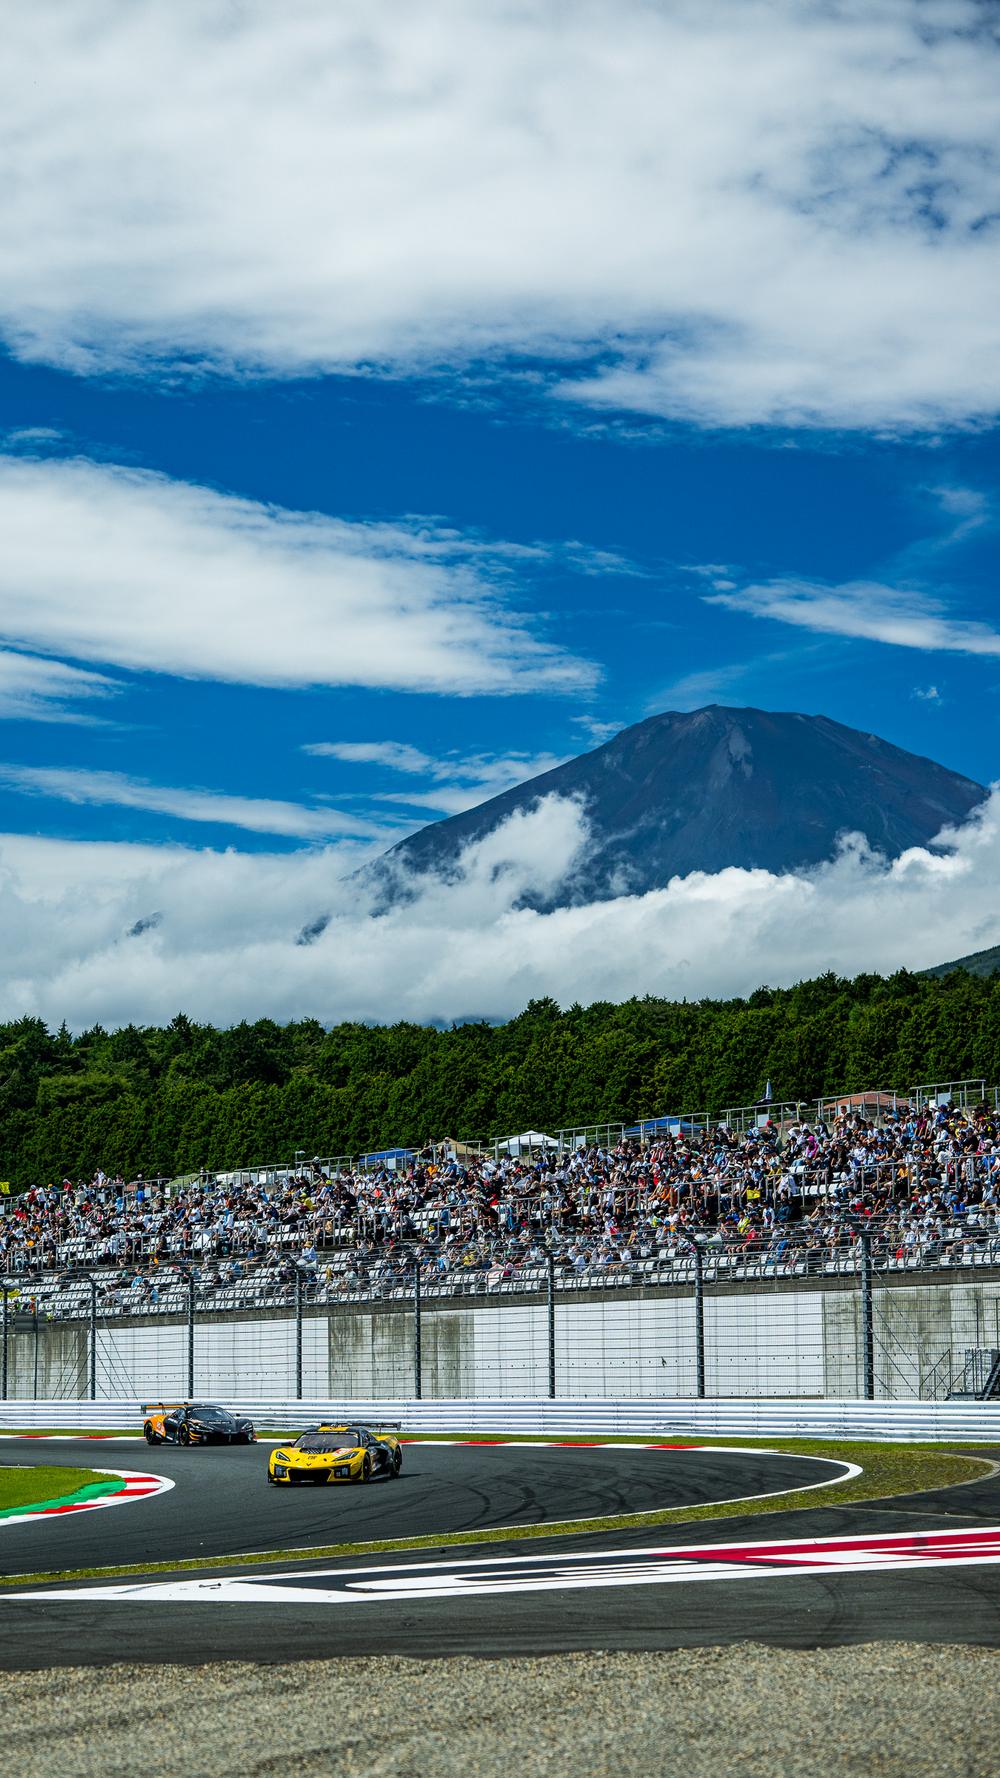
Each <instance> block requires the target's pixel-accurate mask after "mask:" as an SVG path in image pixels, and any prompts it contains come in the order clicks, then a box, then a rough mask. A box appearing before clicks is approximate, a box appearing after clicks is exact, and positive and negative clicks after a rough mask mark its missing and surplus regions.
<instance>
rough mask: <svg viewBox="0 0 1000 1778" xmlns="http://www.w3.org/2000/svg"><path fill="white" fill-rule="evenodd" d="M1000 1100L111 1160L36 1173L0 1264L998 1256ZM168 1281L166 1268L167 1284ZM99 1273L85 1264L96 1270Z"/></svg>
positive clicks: (345, 1270) (398, 1273)
mask: <svg viewBox="0 0 1000 1778" xmlns="http://www.w3.org/2000/svg"><path fill="white" fill-rule="evenodd" d="M998 1200H1000V1114H998V1113H997V1111H995V1110H993V1109H991V1108H989V1107H987V1106H986V1105H985V1104H983V1105H979V1106H975V1107H972V1106H970V1107H967V1108H964V1109H963V1108H957V1107H954V1106H951V1105H940V1106H938V1107H936V1108H935V1107H931V1108H926V1107H925V1108H923V1109H919V1110H918V1109H914V1108H912V1107H910V1106H895V1107H893V1106H892V1105H888V1106H887V1105H879V1106H878V1107H877V1110H875V1111H873V1110H872V1108H871V1107H869V1106H866V1105H864V1104H861V1105H855V1106H851V1105H846V1106H845V1107H843V1108H842V1110H841V1111H840V1113H839V1114H838V1115H836V1116H831V1117H828V1118H824V1117H822V1116H818V1117H814V1118H813V1119H811V1120H804V1119H799V1118H791V1119H786V1120H784V1121H779V1120H778V1119H777V1118H773V1119H772V1118H771V1117H768V1116H767V1115H766V1114H763V1115H762V1117H761V1118H760V1119H759V1120H757V1122H756V1123H755V1125H754V1127H752V1128H749V1129H747V1130H743V1131H739V1130H736V1129H733V1128H729V1127H727V1126H726V1125H724V1124H717V1125H713V1126H705V1127H703V1128H694V1127H687V1126H683V1125H682V1126H681V1127H680V1128H675V1129H672V1130H669V1131H663V1132H660V1131H655V1132H653V1133H652V1135H651V1139H648V1140H640V1139H639V1138H637V1137H631V1138H629V1137H627V1136H625V1135H624V1134H623V1136H622V1139H621V1140H619V1141H618V1142H617V1143H616V1144H614V1145H600V1144H594V1145H590V1146H583V1147H580V1148H577V1149H573V1150H565V1151H561V1150H558V1149H557V1148H555V1147H554V1146H553V1147H545V1148H540V1149H539V1150H538V1151H537V1152H535V1153H528V1154H522V1155H505V1154H503V1153H499V1154H494V1155H481V1156H473V1155H470V1154H469V1153H468V1152H466V1151H462V1152H461V1154H460V1155H455V1156H452V1157H451V1158H449V1157H448V1155H446V1154H437V1153H436V1152H435V1154H434V1155H431V1154H430V1153H428V1155H426V1156H423V1157H421V1156H415V1157H413V1159H412V1161H409V1162H407V1163H406V1164H404V1165H402V1166H400V1167H397V1168H395V1169H392V1168H390V1167H389V1166H387V1165H382V1166H377V1167H369V1168H367V1169H361V1168H356V1169H354V1170H352V1171H350V1172H338V1173H333V1174H329V1173H327V1172H325V1171H324V1170H323V1168H322V1167H321V1166H320V1165H319V1164H318V1163H311V1164H310V1165H309V1166H307V1167H304V1168H300V1169H298V1170H295V1169H288V1170H287V1171H285V1172H278V1173H274V1172H270V1173H268V1174H266V1175H265V1174H263V1173H257V1172H253V1171H252V1172H243V1173H240V1174H234V1175H226V1176H221V1177H211V1176H207V1175H204V1176H202V1177H200V1178H198V1179H196V1180H194V1181H191V1182H187V1183H181V1184H177V1185H174V1186H170V1185H168V1184H166V1183H165V1182H154V1183H150V1182H146V1181H137V1182H135V1181H134V1182H126V1181H125V1180H124V1179H121V1178H118V1179H110V1178H107V1177H106V1176H105V1175H104V1174H103V1173H101V1172H98V1174H97V1175H96V1177H95V1178H94V1179H92V1180H89V1181H87V1182H74V1181H72V1180H69V1179H65V1180H62V1181H60V1182H59V1183H50V1184H46V1185H39V1186H34V1187H32V1188H31V1189H30V1190H29V1191H27V1192H25V1193H23V1194H22V1195H21V1196H20V1197H17V1198H11V1199H9V1200H7V1203H6V1214H5V1215H4V1216H3V1217H2V1218H0V1272H3V1274H4V1275H5V1276H6V1277H7V1278H8V1279H9V1280H10V1281H11V1283H12V1284H13V1285H14V1286H15V1287H18V1288H19V1290H20V1293H21V1294H22V1295H24V1294H26V1293H29V1292H30V1291H31V1290H33V1289H39V1287H40V1286H41V1285H42V1280H43V1279H44V1280H45V1286H46V1287H45V1288H42V1289H41V1290H40V1295H41V1296H42V1297H47V1296H49V1295H50V1294H51V1292H52V1291H53V1290H55V1291H56V1293H57V1294H58V1290H59V1289H60V1288H61V1289H63V1290H66V1289H72V1287H73V1286H74V1284H75V1281H77V1280H79V1279H80V1278H81V1276H82V1275H83V1274H84V1273H87V1274H89V1275H90V1277H93V1278H95V1279H96V1289H97V1292H98V1296H99V1300H100V1301H101V1302H102V1303H104V1304H105V1305H106V1306H107V1307H108V1308H109V1309H115V1308H117V1309H118V1310H119V1311H121V1312H125V1311H127V1310H129V1309H132V1308H134V1309H136V1310H142V1309H143V1308H148V1309H155V1308H157V1307H161V1306H163V1307H166V1306H167V1303H168V1301H172V1300H173V1296H174V1294H175V1291H176V1287H177V1285H178V1283H184V1284H187V1282H188V1281H189V1280H193V1281H194V1285H195V1288H196V1289H197V1292H198V1295H199V1298H200V1299H201V1300H202V1302H203V1303H207V1304H208V1305H210V1304H211V1302H212V1299H213V1298H214V1299H215V1300H216V1302H217V1305H218V1306H219V1307H220V1308H222V1307H224V1306H230V1305H232V1304H234V1303H235V1302H237V1301H245V1300H247V1293H248V1292H253V1293H256V1299H257V1300H261V1301H263V1300H277V1301H281V1300H287V1298H288V1297H289V1296H290V1295H292V1294H293V1293H294V1292H296V1291H299V1290H302V1289H305V1290H306V1291H307V1292H308V1296H309V1298H310V1299H311V1300H320V1301H331V1302H332V1301H336V1300H341V1299H344V1298H351V1297H358V1296H372V1295H385V1294H391V1292H392V1291H393V1290H395V1289H410V1290H412V1288H413V1279H414V1272H415V1270H419V1274H420V1280H421V1284H422V1286H423V1287H424V1288H425V1289H427V1290H452V1289H454V1290H459V1289H465V1290H468V1289H489V1288H492V1287H495V1286H500V1285H503V1284H506V1285H512V1284H516V1283H517V1281H518V1280H519V1279H522V1280H523V1282H524V1286H525V1287H526V1288H527V1287H529V1285H531V1286H532V1287H535V1286H537V1281H538V1279H539V1276H540V1275H541V1272H540V1269H542V1268H547V1267H548V1264H549V1261H550V1256H551V1258H552V1261H553V1263H554V1265H555V1267H556V1268H557V1272H558V1275H559V1277H560V1278H561V1279H566V1280H568V1279H570V1278H573V1277H575V1278H577V1279H579V1280H581V1281H588V1282H590V1283H592V1284H595V1285H600V1284H601V1283H602V1281H603V1282H607V1283H611V1282H621V1281H622V1280H623V1279H627V1278H629V1277H630V1276H632V1275H633V1274H640V1273H641V1274H642V1275H643V1276H645V1277H647V1278H649V1277H653V1278H654V1279H655V1277H656V1276H657V1275H658V1273H660V1272H661V1271H662V1270H663V1269H664V1268H666V1267H669V1266H674V1265H675V1264H676V1263H677V1262H679V1261H680V1262H683V1261H685V1260H688V1261H690V1256H691V1255H692V1254H693V1253H694V1252H695V1250H696V1248H697V1247H699V1246H700V1247H701V1250H702V1252H703V1254H704V1255H705V1257H706V1258H707V1259H708V1260H709V1261H712V1260H714V1261H715V1262H716V1263H717V1264H718V1263H719V1262H725V1263H726V1264H728V1265H729V1266H731V1267H732V1266H734V1265H737V1264H738V1265H740V1266H753V1267H759V1268H762V1269H763V1270H764V1271H770V1272H773V1273H775V1274H780V1273H782V1272H786V1273H790V1272H803V1271H804V1272H809V1271H810V1270H818V1269H820V1268H821V1267H822V1266H823V1265H824V1264H827V1263H829V1262H830V1261H831V1260H840V1259H844V1258H847V1259H850V1258H851V1256H852V1255H853V1256H854V1257H856V1255H857V1251H858V1247H859V1243H860V1242H861V1237H862V1235H863V1234H864V1233H866V1232H867V1233H868V1235H869V1236H870V1248H871V1252H872V1255H873V1258H874V1260H875V1262H876V1264H880V1265H892V1264H896V1265H899V1264H909V1263H915V1264H939V1263H942V1262H943V1261H946V1260H947V1261H948V1262H952V1261H954V1260H955V1259H956V1258H961V1257H962V1256H963V1255H965V1254H969V1253H971V1254H972V1256H973V1257H976V1258H980V1259H990V1258H992V1257H996V1258H997V1260H998V1263H1000V1216H998ZM168 1287H169V1288H168ZM88 1288H89V1284H88Z"/></svg>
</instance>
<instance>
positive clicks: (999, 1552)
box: [0, 1526, 1000, 1607]
mask: <svg viewBox="0 0 1000 1778" xmlns="http://www.w3.org/2000/svg"><path fill="white" fill-rule="evenodd" d="M987 1563H992V1564H996V1563H1000V1526H986V1527H983V1528H980V1529H975V1530H963V1531H930V1532H916V1533H915V1532H911V1531H893V1532H888V1533H885V1534H883V1535H881V1536H868V1537H865V1536H861V1537H827V1538H809V1539H804V1540H788V1541H781V1542H767V1543H764V1542H761V1543H743V1544H732V1543H728V1544H727V1543H717V1544H704V1545H700V1546H692V1545H687V1546H684V1545H680V1546H674V1547H669V1546H668V1547H666V1548H664V1549H653V1550H650V1549H644V1550H605V1551H595V1552H588V1553H586V1554H584V1555H574V1556H570V1557H567V1558H566V1559H564V1560H560V1559H559V1558H558V1557H552V1556H499V1557H496V1558H494V1559H493V1560H492V1561H491V1560H489V1559H487V1560H484V1559H483V1558H482V1557H478V1558H474V1559H472V1560H470V1561H462V1562H441V1561H438V1562H422V1563H413V1564H408V1565H407V1566H406V1567H405V1568H403V1567H400V1566H399V1565H398V1564H397V1565H395V1566H386V1567H370V1568H353V1569H351V1568H330V1569H319V1570H317V1569H310V1570H309V1571H307V1572H304V1573H303V1572H301V1571H300V1572H299V1573H290V1574H278V1575H267V1576H266V1577H264V1576H262V1577H259V1578H242V1577H241V1578H235V1579H215V1578H209V1577H207V1576H206V1577H205V1578H204V1579H199V1580H184V1581H163V1582H152V1581H145V1582H139V1583H138V1584H136V1583H132V1584H131V1585H116V1586H91V1587H81V1588H76V1589H71V1588H59V1589H47V1590H46V1591H44V1592H33V1593H26V1592H21V1591H18V1592H16V1593H13V1592H12V1593H6V1594H3V1595H0V1597H3V1598H4V1599H5V1600H8V1599H15V1598H17V1599H20V1600H22V1601H24V1602H26V1603H30V1602H31V1600H33V1599H80V1600H92V1599H109V1600H116V1601H130V1600H134V1601H138V1602H143V1603H150V1602H155V1603H163V1604H194V1603H198V1602H201V1601H208V1602H211V1601H214V1602H216V1603H220V1604H225V1605H239V1604H244V1605H296V1606H303V1605H313V1606H315V1605H320V1606H322V1605H335V1606H337V1607H343V1606H345V1605H366V1604H369V1605H370V1604H377V1603H378V1602H380V1601H381V1602H382V1603H383V1604H406V1605H413V1604H416V1603H418V1602H419V1601H420V1600H424V1599H427V1600H434V1599H472V1598H487V1597H489V1596H490V1595H492V1594H501V1593H503V1594H506V1593H537V1592H572V1591H578V1590H580V1589H581V1588H595V1589H596V1588H609V1587H610V1588H617V1587H638V1586H663V1585H668V1584H671V1583H676V1582H687V1583H692V1582H693V1583H696V1584H697V1583H700V1582H702V1581H718V1580H722V1581H739V1580H757V1581H760V1580H765V1579H767V1580H773V1579H776V1578H781V1579H790V1578H796V1577H801V1576H808V1575H822V1576H824V1577H826V1578H829V1577H830V1576H833V1575H840V1574H905V1573H908V1574H915V1573H919V1572H921V1571H922V1570H925V1569H928V1568H944V1567H969V1566H977V1565H982V1564H987Z"/></svg>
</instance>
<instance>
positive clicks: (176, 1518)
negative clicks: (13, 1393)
mask: <svg viewBox="0 0 1000 1778" xmlns="http://www.w3.org/2000/svg"><path fill="white" fill-rule="evenodd" d="M270 1449H271V1447H270V1446H269V1445H264V1444H260V1445H250V1446H236V1447H234V1448H233V1449H224V1448H223V1449H220V1448H219V1447H213V1446H209V1447H207V1448H206V1449H204V1450H200V1451H199V1450H193V1449H188V1450H179V1449H178V1448H177V1447H176V1446H162V1445H161V1446H153V1447H152V1448H147V1446H146V1445H144V1444H141V1443H139V1442H138V1441H136V1440H129V1441H126V1440H108V1441H106V1442H102V1443H101V1444H100V1445H97V1444H95V1443H88V1444H83V1443H81V1442H80V1441H79V1440H71V1439H67V1440H62V1439H46V1440H45V1441H44V1443H40V1442H39V1441H37V1440H35V1439H4V1440H3V1441H2V1443H0V1463H31V1464H38V1463H74V1464H95V1465H97V1464H100V1463H102V1462H103V1463H104V1464H106V1465H107V1466H108V1467H109V1468H111V1467H120V1468H122V1469H126V1468H128V1469H136V1470H139V1469H142V1470H148V1471H150V1472H151V1473H153V1474H156V1475H164V1476H169V1477H170V1478H171V1479H172V1480H173V1482H174V1487H173V1488H172V1489H171V1490H170V1492H169V1493H166V1494H161V1495H158V1496H157V1497H156V1498H155V1499H153V1500H149V1501H143V1502H135V1503H134V1504H131V1505H129V1506H123V1507H115V1508H109V1509H107V1510H104V1511H101V1512H96V1513H80V1514H77V1515H74V1516H72V1517H68V1518H61V1519H52V1520H48V1521H42V1522H33V1523H26V1524H17V1523H13V1524H7V1525H0V1576H2V1575H3V1574H31V1573H35V1572H37V1571H39V1570H40V1569H54V1568H94V1567H99V1566H107V1565H110V1564H112V1563H133V1562H150V1561H155V1562H168V1561H169V1562H173V1561H176V1562H184V1561H186V1560H188V1559H189V1558H191V1557H195V1556H239V1555H243V1554H247V1553H249V1552H256V1551H259V1550H288V1549H305V1548H309V1547H315V1546H317V1545H324V1544H335V1543H362V1542H368V1541H370V1540H376V1539H386V1538H393V1539H397V1538H406V1537H423V1536H434V1535H436V1534H437V1533H439V1532H446V1531H485V1530H492V1529H493V1528H495V1527H497V1526H508V1525H511V1526H513V1525H537V1524H544V1523H546V1522H547V1521H552V1520H557V1519H560V1520H561V1519H596V1518H610V1517H613V1516H615V1515H616V1514H619V1513H641V1512H650V1511H655V1510H656V1509H657V1508H659V1507H679V1506H694V1505H698V1504H700V1503H702V1502H706V1501H718V1500H732V1499H737V1498H740V1497H746V1496H747V1495H753V1494H765V1493H773V1492H778V1491H780V1490H784V1489H787V1488H795V1487H802V1486H805V1485H808V1484H809V1483H811V1482H819V1481H822V1480H824V1479H827V1478H833V1477H836V1476H837V1475H839V1474H840V1473H841V1472H842V1465H840V1464H837V1463H836V1462H835V1461H834V1462H831V1464H830V1465H829V1466H827V1465H825V1464H822V1463H816V1462H814V1461H812V1460H810V1459H807V1458H803V1457H794V1456H776V1455H767V1454H765V1453H762V1452H757V1451H744V1452H739V1453H735V1452H731V1451H730V1452H722V1451H719V1452H715V1451H692V1450H684V1449H672V1450H649V1449H640V1448H635V1447H633V1448H631V1449H629V1448H626V1449H608V1448H606V1447H605V1448H603V1449H602V1448H600V1447H597V1448H591V1447H586V1446H582V1447H581V1446H577V1447H573V1448H566V1447H560V1446H546V1447H538V1446H527V1447H526V1446H523V1445H520V1446H519V1445H490V1446H477V1445H434V1444H416V1445H407V1446H406V1447H405V1449H404V1454H403V1470H402V1474H401V1475H399V1476H398V1477H397V1478H395V1480H392V1481H388V1480H386V1481H373V1482H370V1483H369V1484H368V1485H367V1486H366V1487H355V1486H350V1487H348V1486H330V1487H325V1488H314V1487H309V1488H304V1487H296V1488H290V1489H286V1488H276V1487H268V1486H267V1483H266V1480H265V1477H266V1472H267V1459H268V1454H269V1451H270Z"/></svg>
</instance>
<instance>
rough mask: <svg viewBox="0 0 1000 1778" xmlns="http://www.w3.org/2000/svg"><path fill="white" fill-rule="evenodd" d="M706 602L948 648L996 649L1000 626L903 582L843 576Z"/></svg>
mask: <svg viewBox="0 0 1000 1778" xmlns="http://www.w3.org/2000/svg"><path fill="white" fill-rule="evenodd" d="M705 599H706V603H707V604H709V605H723V606H725V607H726V608H727V609H728V610H730V611H740V612H746V613H748V614H749V615H750V616H752V617H767V618H771V619H773V620H774V621H775V622H777V623H784V624H793V625H795V626H796V627H797V628H799V629H805V630H814V631H818V632H819V633H820V634H822V635H826V636H849V637H855V638H858V639H861V640H864V641H868V642H886V643H891V644H893V645H894V646H895V647H897V648H918V649H922V650H925V651H927V652H934V651H943V652H945V653H948V654H971V655H991V656H992V655H1000V632H998V631H997V630H994V629H993V628H991V626H990V625H989V624H986V623H980V622H979V621H978V620H974V619H968V618H960V617H952V616H951V615H950V614H949V612H948V610H947V607H946V606H945V605H944V604H943V602H942V601H940V600H938V599H935V598H933V597H932V596H931V595H930V594H928V593H924V592H921V591H919V590H917V589H913V588H908V587H894V586H886V585H884V584H883V583H881V582H879V581H863V580H859V581H848V582H846V583H844V584H842V585H839V586H824V585H823V584H822V583H821V582H818V581H811V580H796V579H791V578H789V579H781V580H771V581H765V582H763V583H761V584H759V585H754V586H746V587H740V588H738V589H737V590H736V591H734V592H717V593H710V594H707V595H705Z"/></svg>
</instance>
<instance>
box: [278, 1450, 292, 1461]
mask: <svg viewBox="0 0 1000 1778" xmlns="http://www.w3.org/2000/svg"><path fill="white" fill-rule="evenodd" d="M274 1461H275V1463H290V1462H291V1458H290V1457H289V1455H288V1452H287V1451H275V1453H274Z"/></svg>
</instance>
